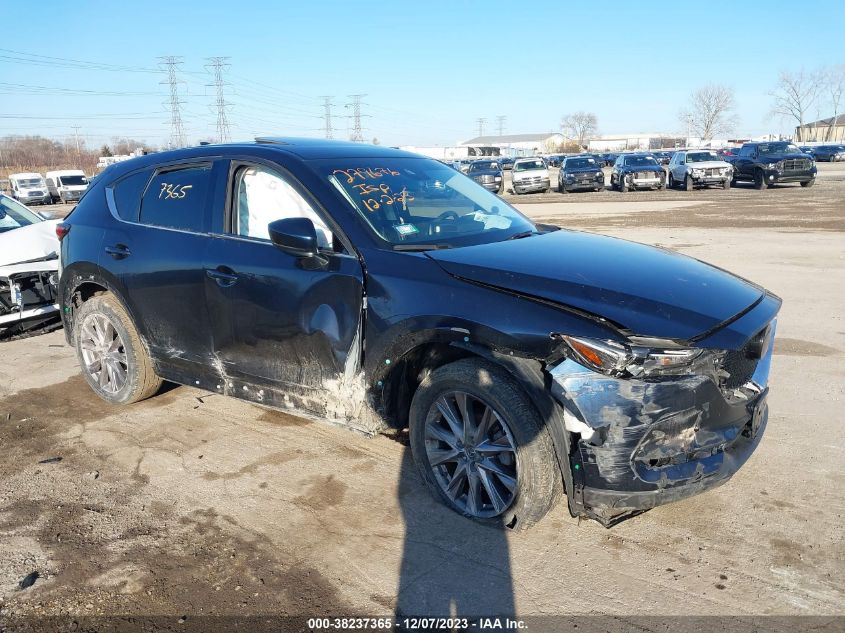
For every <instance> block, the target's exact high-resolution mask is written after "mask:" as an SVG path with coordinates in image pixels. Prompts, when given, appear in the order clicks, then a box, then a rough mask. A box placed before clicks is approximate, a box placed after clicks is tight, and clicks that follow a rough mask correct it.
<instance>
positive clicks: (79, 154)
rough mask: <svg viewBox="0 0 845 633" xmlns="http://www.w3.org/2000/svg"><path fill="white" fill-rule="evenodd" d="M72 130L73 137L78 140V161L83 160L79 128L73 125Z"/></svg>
mask: <svg viewBox="0 0 845 633" xmlns="http://www.w3.org/2000/svg"><path fill="white" fill-rule="evenodd" d="M71 128H72V129H73V137H74V138H75V139H76V159H77V160H81V159H82V153H81V152H80V151H79V126H78V125H72V126H71Z"/></svg>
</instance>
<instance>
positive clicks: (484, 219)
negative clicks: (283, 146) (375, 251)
mask: <svg viewBox="0 0 845 633" xmlns="http://www.w3.org/2000/svg"><path fill="white" fill-rule="evenodd" d="M316 164H317V166H318V169H320V170H321V171H322V172H323V175H324V176H325V177H326V178H327V179H328V181H329V183H330V184H331V185H333V186H334V187H335V188H336V189H337V190H338V191H339V192H340V193H341V195H342V196H343V197H344V198H346V200H347V201H348V202H349V204H350V205H351V206H352V207H353V208H354V209H355V210H356V211H357V212H358V215H359V216H360V217H361V218H362V219H363V220H364V221H365V222H366V223H367V224H368V225H369V226H370V227H371V228H372V229H373V231H375V232H376V233H377V234H378V235H379V236H380V237H381V238H382V239H384V240H386V241H387V242H389V243H391V244H393V245H413V244H420V245H433V246H434V247H453V246H468V245H471V244H486V243H490V242H499V241H502V240H505V239H507V238H510V237H513V236H515V235H517V234H523V233H526V232H534V231H536V227H535V226H534V225H533V224H532V223H531V222H530V221H529V220H528V219H527V218H525V217H524V216H523V215H522V214H520V213H519V212H518V211H517V210H516V209H514V208H513V207H511V206H510V205H509V204H507V203H506V202H504V201H503V200H502V199H501V198H499V197H498V196H496V195H494V194H492V193H490V192H489V191H487V190H486V189H484V188H483V187H481V186H480V185H478V184H476V183H475V182H473V181H472V180H471V179H470V178H468V177H467V176H464V175H463V174H459V173H456V172H455V171H454V170H452V169H449V168H448V167H446V166H445V165H442V164H440V163H438V162H437V161H435V160H429V159H424V158H383V159H363V158H362V159H337V160H322V161H319V162H317V163H316ZM420 248H424V246H421V247H420Z"/></svg>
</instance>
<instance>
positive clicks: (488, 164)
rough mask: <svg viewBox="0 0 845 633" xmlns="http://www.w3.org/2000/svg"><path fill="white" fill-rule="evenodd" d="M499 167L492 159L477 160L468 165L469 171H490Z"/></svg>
mask: <svg viewBox="0 0 845 633" xmlns="http://www.w3.org/2000/svg"><path fill="white" fill-rule="evenodd" d="M493 169H499V163H497V162H496V161H494V160H479V161H476V162H474V163H473V164H472V165H470V166H469V170H470V172H473V171H490V170H493Z"/></svg>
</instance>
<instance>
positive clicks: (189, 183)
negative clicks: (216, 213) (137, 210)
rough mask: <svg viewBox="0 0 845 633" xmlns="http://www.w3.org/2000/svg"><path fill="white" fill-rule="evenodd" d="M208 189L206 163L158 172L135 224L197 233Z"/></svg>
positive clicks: (148, 189)
mask: <svg viewBox="0 0 845 633" xmlns="http://www.w3.org/2000/svg"><path fill="white" fill-rule="evenodd" d="M210 188H211V164H209V163H203V164H201V165H191V166H186V167H177V168H172V169H171V168H168V169H166V170H160V171H158V172H157V173H156V174H155V176H153V179H152V180H151V181H150V184H149V185H148V186H147V190H146V192H145V193H144V198H143V200H142V201H141V214H140V218H139V222H141V223H142V224H150V225H152V226H160V227H166V228H172V229H181V230H184V231H193V232H196V233H201V232H203V228H204V226H205V216H206V201H207V199H208V194H209V190H210Z"/></svg>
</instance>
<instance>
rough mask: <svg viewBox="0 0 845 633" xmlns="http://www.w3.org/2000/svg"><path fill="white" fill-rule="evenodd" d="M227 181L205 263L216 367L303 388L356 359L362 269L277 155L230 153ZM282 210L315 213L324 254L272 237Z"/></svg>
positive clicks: (247, 378)
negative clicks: (267, 158)
mask: <svg viewBox="0 0 845 633" xmlns="http://www.w3.org/2000/svg"><path fill="white" fill-rule="evenodd" d="M227 191H228V192H229V193H228V194H227V197H228V200H226V201H225V205H220V206H219V208H217V209H215V213H216V214H217V216H218V217H217V218H216V219H215V226H216V227H218V228H217V230H215V231H214V235H213V237H212V239H211V240H210V243H209V247H208V249H207V251H206V258H205V263H204V267H205V289H206V301H207V306H208V316H209V318H210V320H211V323H212V339H213V346H214V353H215V356H216V360H217V363H218V371H220V372H222V373H223V374H224V376H225V377H227V378H235V379H237V380H239V381H243V382H247V383H250V384H255V385H263V386H267V387H270V388H277V389H280V390H282V391H292V392H297V393H302V391H303V389H305V390H314V389H316V390H321V389H323V388H324V386H325V384H326V382H327V381H328V380H331V379H333V378H337V377H338V376H339V375H340V374H342V373H343V372H344V371H345V370H348V369H349V368H350V367H351V368H354V369H357V367H358V366H359V362H360V328H361V317H362V303H363V271H362V269H361V265H360V263H359V261H358V258H357V257H356V256H355V255H354V254H351V253H350V252H349V249H348V248H346V247H344V246H343V243H342V242H341V241H340V239H339V238H338V237H337V236H336V235H335V234H334V233H333V232H332V230H331V229H329V224H328V223H327V222H326V221H325V220H324V216H325V211H324V210H323V209H322V207H320V205H319V204H318V203H317V202H316V200H315V199H314V198H313V196H311V195H310V194H309V193H308V192H307V191H306V190H305V189H304V188H303V187H302V186H301V185H300V184H299V183H298V181H296V180H295V179H294V178H293V176H292V175H290V174H289V173H288V172H287V171H286V170H284V169H283V168H281V167H280V166H278V165H271V164H264V163H250V162H237V161H233V162H232V163H231V165H230V169H229V186H228V187H227ZM286 217H307V218H309V219H311V220H312V221H313V222H314V224H315V227H316V228H317V235H318V240H319V241H320V242H321V253H320V256H319V258H309V259H304V258H302V257H297V256H295V255H292V254H290V253H287V252H284V251H282V250H280V249H279V248H278V247H276V246H275V245H273V244H272V243H271V242H270V239H269V233H268V230H267V225H268V224H269V223H270V222H273V221H274V220H279V219H282V218H286ZM228 386H229V387H230V388H231V385H228ZM235 388H237V387H235ZM233 395H240V396H244V395H245V394H242V393H235V394H233ZM317 413H321V412H317Z"/></svg>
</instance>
